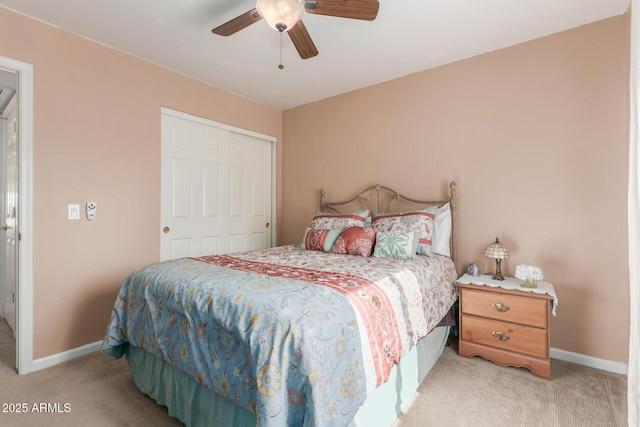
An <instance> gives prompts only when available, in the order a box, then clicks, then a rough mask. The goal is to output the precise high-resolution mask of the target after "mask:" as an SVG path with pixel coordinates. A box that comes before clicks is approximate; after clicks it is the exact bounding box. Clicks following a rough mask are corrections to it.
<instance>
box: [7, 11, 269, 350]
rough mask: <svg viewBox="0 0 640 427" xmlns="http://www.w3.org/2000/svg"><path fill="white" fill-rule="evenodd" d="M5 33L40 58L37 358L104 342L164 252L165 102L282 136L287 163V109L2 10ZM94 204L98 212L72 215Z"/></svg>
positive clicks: (19, 50)
mask: <svg viewBox="0 0 640 427" xmlns="http://www.w3.org/2000/svg"><path fill="white" fill-rule="evenodd" d="M0 39H1V40H4V42H3V43H1V44H0V55H2V56H5V57H9V58H12V59H15V60H18V61H22V62H26V63H29V64H33V73H34V136H33V140H34V141H33V146H34V147H33V167H34V179H33V182H34V190H33V198H34V200H33V233H34V236H33V247H34V254H33V255H34V256H33V269H34V284H33V291H34V305H33V309H34V350H33V352H34V354H33V356H34V359H38V358H41V357H44V356H48V355H52V354H57V353H60V352H62V351H65V350H69V349H72V348H75V347H79V346H81V345H85V344H88V343H91V342H95V341H98V340H101V339H102V337H103V336H104V332H105V328H106V325H107V321H108V319H109V316H110V314H111V309H112V307H113V302H114V301H115V296H116V294H117V291H118V289H119V287H120V285H121V284H122V282H123V280H124V278H125V277H126V275H127V274H128V273H129V272H130V271H131V270H132V269H134V268H136V267H139V266H141V265H144V264H148V263H150V262H155V261H157V260H158V259H159V256H160V108H161V107H168V108H172V109H175V110H179V111H183V112H186V113H189V114H193V115H196V116H201V117H205V118H208V119H211V120H215V121H218V122H222V123H226V124H229V125H232V126H237V127H240V128H243V129H248V130H252V131H255V132H259V133H262V134H266V135H271V136H274V137H276V138H277V140H278V143H277V147H278V148H277V154H276V156H277V159H276V161H277V164H278V165H280V164H281V158H282V149H281V139H282V112H281V111H280V110H278V109H275V108H272V107H267V106H264V105H260V104H257V103H255V102H252V101H249V100H247V99H245V98H242V97H239V96H236V95H232V94H230V93H228V92H225V91H222V90H220V89H217V88H215V87H212V86H209V85H206V84H203V83H201V82H199V81H196V80H193V79H190V78H187V77H185V76H183V75H180V74H177V73H174V72H172V71H169V70H167V69H164V68H161V67H158V66H155V65H153V64H150V63H148V62H145V61H142V60H140V59H137V58H134V57H131V56H129V55H126V54H123V53H121V52H119V51H115V50H113V49H109V48H107V47H105V46H102V45H99V44H96V43H93V42H91V41H88V40H86V39H83V38H80V37H77V36H75V35H73V34H70V33H68V32H65V31H61V30H60V29H57V28H54V27H51V26H48V25H45V24H42V23H40V22H37V21H35V20H32V19H30V18H27V17H25V16H22V15H18V14H15V13H13V12H11V11H8V10H7V9H4V8H1V7H0ZM8 40H10V41H11V43H7V42H6V41H8ZM277 182H278V184H277V185H278V188H279V187H280V186H281V174H280V173H278V176H277ZM278 194H280V191H278ZM87 201H95V202H97V204H98V211H97V218H96V219H95V220H93V221H91V222H89V221H87V220H86V219H82V220H80V221H69V220H67V218H66V215H67V204H69V203H78V204H81V205H84V203H86V202H87ZM281 203H282V201H281V199H280V198H278V200H277V206H280V205H281ZM280 222H281V221H279V222H278V223H277V224H276V225H278V224H279V223H280Z"/></svg>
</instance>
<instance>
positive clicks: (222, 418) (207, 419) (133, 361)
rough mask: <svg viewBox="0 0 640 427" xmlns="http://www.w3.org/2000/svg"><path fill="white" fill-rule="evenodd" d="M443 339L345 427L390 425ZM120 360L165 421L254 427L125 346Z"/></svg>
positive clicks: (408, 359) (402, 367)
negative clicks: (163, 408)
mask: <svg viewBox="0 0 640 427" xmlns="http://www.w3.org/2000/svg"><path fill="white" fill-rule="evenodd" d="M448 335H449V327H448V326H440V327H437V328H435V329H434V330H433V331H431V333H429V335H427V336H426V337H424V338H423V339H421V340H420V341H419V342H418V344H417V345H416V346H415V347H413V348H412V349H411V350H410V351H409V352H408V353H407V354H406V355H405V356H404V357H403V358H402V359H401V360H400V363H399V364H398V365H396V366H395V367H394V368H393V369H392V371H391V375H390V376H389V380H388V381H387V382H386V383H384V384H383V385H381V386H380V387H378V388H376V389H375V390H373V391H371V392H370V393H369V395H368V396H367V400H365V402H364V404H363V405H362V406H361V407H360V409H359V410H358V413H357V414H356V416H355V418H354V419H353V420H352V421H351V423H350V424H349V426H351V427H369V426H374V425H375V426H388V425H391V424H392V423H393V422H394V420H395V419H396V418H397V416H398V414H399V413H400V412H401V411H402V409H404V408H405V407H406V406H407V404H408V403H409V402H410V401H411V398H412V397H413V395H414V393H415V391H416V390H417V389H418V386H419V385H420V383H421V382H422V381H423V380H424V378H425V377H426V376H427V374H428V373H429V371H430V370H431V368H432V367H433V366H434V365H435V363H436V362H437V360H438V358H439V357H440V355H441V354H442V351H443V350H444V346H445V344H446V342H447V338H448ZM126 357H127V361H128V363H129V367H130V369H131V373H132V375H133V379H134V381H135V383H136V385H137V387H138V389H140V391H142V392H143V393H145V394H146V395H148V396H150V397H151V398H152V399H154V400H155V401H156V402H158V404H160V405H163V406H166V407H167V408H168V410H169V414H170V415H171V416H173V417H175V418H177V419H179V420H180V421H182V422H183V423H184V424H186V425H187V426H189V427H200V426H202V427H204V426H206V427H218V426H219V427H230V426H234V427H245V426H252V427H253V426H255V425H256V417H255V416H254V415H253V414H252V413H250V412H248V411H246V410H244V409H243V408H240V407H239V406H237V405H235V404H234V403H231V402H229V401H227V400H225V399H223V398H220V397H218V396H216V395H214V394H213V393H211V392H210V391H209V390H207V389H206V388H204V387H202V386H201V385H200V384H197V383H195V382H194V381H193V380H192V379H191V378H189V377H188V376H186V375H185V374H183V373H182V372H181V371H178V370H177V369H175V368H173V367H172V366H170V365H169V364H167V363H165V362H163V361H161V360H160V359H158V358H156V357H155V356H153V355H150V354H148V353H147V352H145V351H144V350H141V349H139V348H137V347H132V346H127V350H126Z"/></svg>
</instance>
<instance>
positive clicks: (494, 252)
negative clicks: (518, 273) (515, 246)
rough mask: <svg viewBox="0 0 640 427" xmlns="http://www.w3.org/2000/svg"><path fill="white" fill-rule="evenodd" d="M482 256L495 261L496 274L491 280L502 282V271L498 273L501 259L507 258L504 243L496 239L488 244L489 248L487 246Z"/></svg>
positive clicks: (507, 250) (507, 254)
mask: <svg viewBox="0 0 640 427" xmlns="http://www.w3.org/2000/svg"><path fill="white" fill-rule="evenodd" d="M484 256H486V257H488V258H493V259H495V260H496V274H494V275H493V277H492V279H493V280H504V277H502V271H500V263H501V262H502V260H503V259H507V258H509V249H507V247H506V246H505V245H504V243H502V242H499V241H498V238H497V237H496V241H495V242H493V243H490V244H489V246H487V249H485V250H484Z"/></svg>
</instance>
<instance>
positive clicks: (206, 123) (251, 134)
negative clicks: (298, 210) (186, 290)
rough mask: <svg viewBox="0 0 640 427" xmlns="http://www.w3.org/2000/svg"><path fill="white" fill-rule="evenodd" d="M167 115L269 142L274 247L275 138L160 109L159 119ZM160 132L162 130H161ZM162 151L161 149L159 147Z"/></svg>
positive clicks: (275, 221) (179, 112)
mask: <svg viewBox="0 0 640 427" xmlns="http://www.w3.org/2000/svg"><path fill="white" fill-rule="evenodd" d="M163 114H165V115H168V116H173V117H177V118H179V119H184V120H191V121H194V122H197V123H202V124H205V125H207V126H214V127H217V128H220V129H224V130H228V131H231V132H236V133H240V134H243V135H248V136H252V137H255V138H259V139H263V140H265V141H269V142H271V227H270V228H269V229H270V230H271V246H272V247H273V246H276V244H277V242H276V236H277V233H276V224H277V220H276V207H277V206H276V200H277V197H276V192H277V186H276V184H277V178H276V177H277V175H278V174H277V170H276V153H277V147H276V144H277V142H278V140H277V138H276V137H275V136H270V135H265V134H262V133H258V132H254V131H252V130H247V129H242V128H239V127H235V126H231V125H228V124H225V123H220V122H216V121H215V120H211V119H205V118H203V117H199V116H194V115H193V114H188V113H183V112H182V111H177V110H172V109H170V108H167V107H160V117H161V119H162V115H163ZM161 132H162V130H161ZM161 149H162V147H161ZM158 250H159V251H160V252H162V249H161V248H158Z"/></svg>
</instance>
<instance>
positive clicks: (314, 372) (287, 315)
mask: <svg viewBox="0 0 640 427" xmlns="http://www.w3.org/2000/svg"><path fill="white" fill-rule="evenodd" d="M455 279H456V273H455V268H454V266H453V263H452V261H451V260H450V259H449V258H447V257H442V256H436V257H434V258H430V257H426V256H420V257H418V259H417V260H404V259H398V258H365V257H358V256H350V255H334V254H327V253H323V252H319V251H307V250H302V249H300V248H298V247H297V246H282V247H278V248H271V249H265V250H259V251H251V252H242V253H235V254H232V255H217V256H209V257H200V258H181V259H178V260H172V261H165V262H161V263H157V264H153V265H150V266H147V267H143V268H141V269H139V270H137V271H134V272H133V273H131V275H130V276H129V277H128V278H127V280H126V281H125V283H124V284H123V286H122V288H121V290H120V292H119V294H118V297H117V300H116V303H115V306H114V309H113V313H112V316H111V321H110V322H109V325H108V328H107V333H106V335H105V338H104V341H103V344H102V351H103V352H105V353H107V354H110V355H112V356H114V357H121V356H122V355H123V354H124V350H125V348H124V346H125V345H126V344H127V343H129V344H130V345H133V346H136V347H140V348H143V349H145V350H146V351H147V352H149V353H151V354H153V355H155V356H156V357H158V358H160V359H162V360H164V361H166V362H167V363H169V364H171V365H172V366H174V367H175V368H177V369H179V370H181V371H182V372H184V373H185V374H187V375H189V376H190V377H192V378H193V379H194V381H196V382H198V383H200V384H202V385H203V386H205V387H206V388H208V389H209V390H211V391H212V392H213V393H215V394H217V395H219V396H222V397H224V398H226V399H228V400H231V401H233V402H235V403H237V404H238V405H240V406H241V407H243V408H245V409H247V410H249V411H251V412H253V413H255V414H256V416H257V420H258V424H259V425H260V426H276V425H277V426H284V425H287V426H315V425H319V426H328V425H331V426H343V425H347V424H348V423H349V421H351V419H352V418H353V416H354V415H355V413H356V412H357V410H358V408H359V407H360V405H361V404H362V403H363V402H364V400H365V398H366V395H367V391H368V390H371V389H372V388H374V387H376V386H378V385H380V384H382V383H383V382H385V381H386V380H387V379H388V376H389V372H390V370H391V368H392V367H393V365H395V364H396V363H397V361H398V360H399V358H400V357H401V356H402V355H403V354H404V353H406V352H407V351H408V350H409V349H410V348H411V347H412V346H413V344H415V342H416V341H417V340H419V339H420V338H422V337H423V336H424V335H426V334H427V333H428V332H429V331H430V330H431V329H433V328H434V327H435V326H436V325H437V324H438V322H439V321H440V319H441V318H442V317H443V316H444V315H445V314H446V313H447V311H448V310H449V308H450V307H451V305H452V304H453V302H454V301H455V299H456V290H455V287H454V286H453V284H454V282H455Z"/></svg>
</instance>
